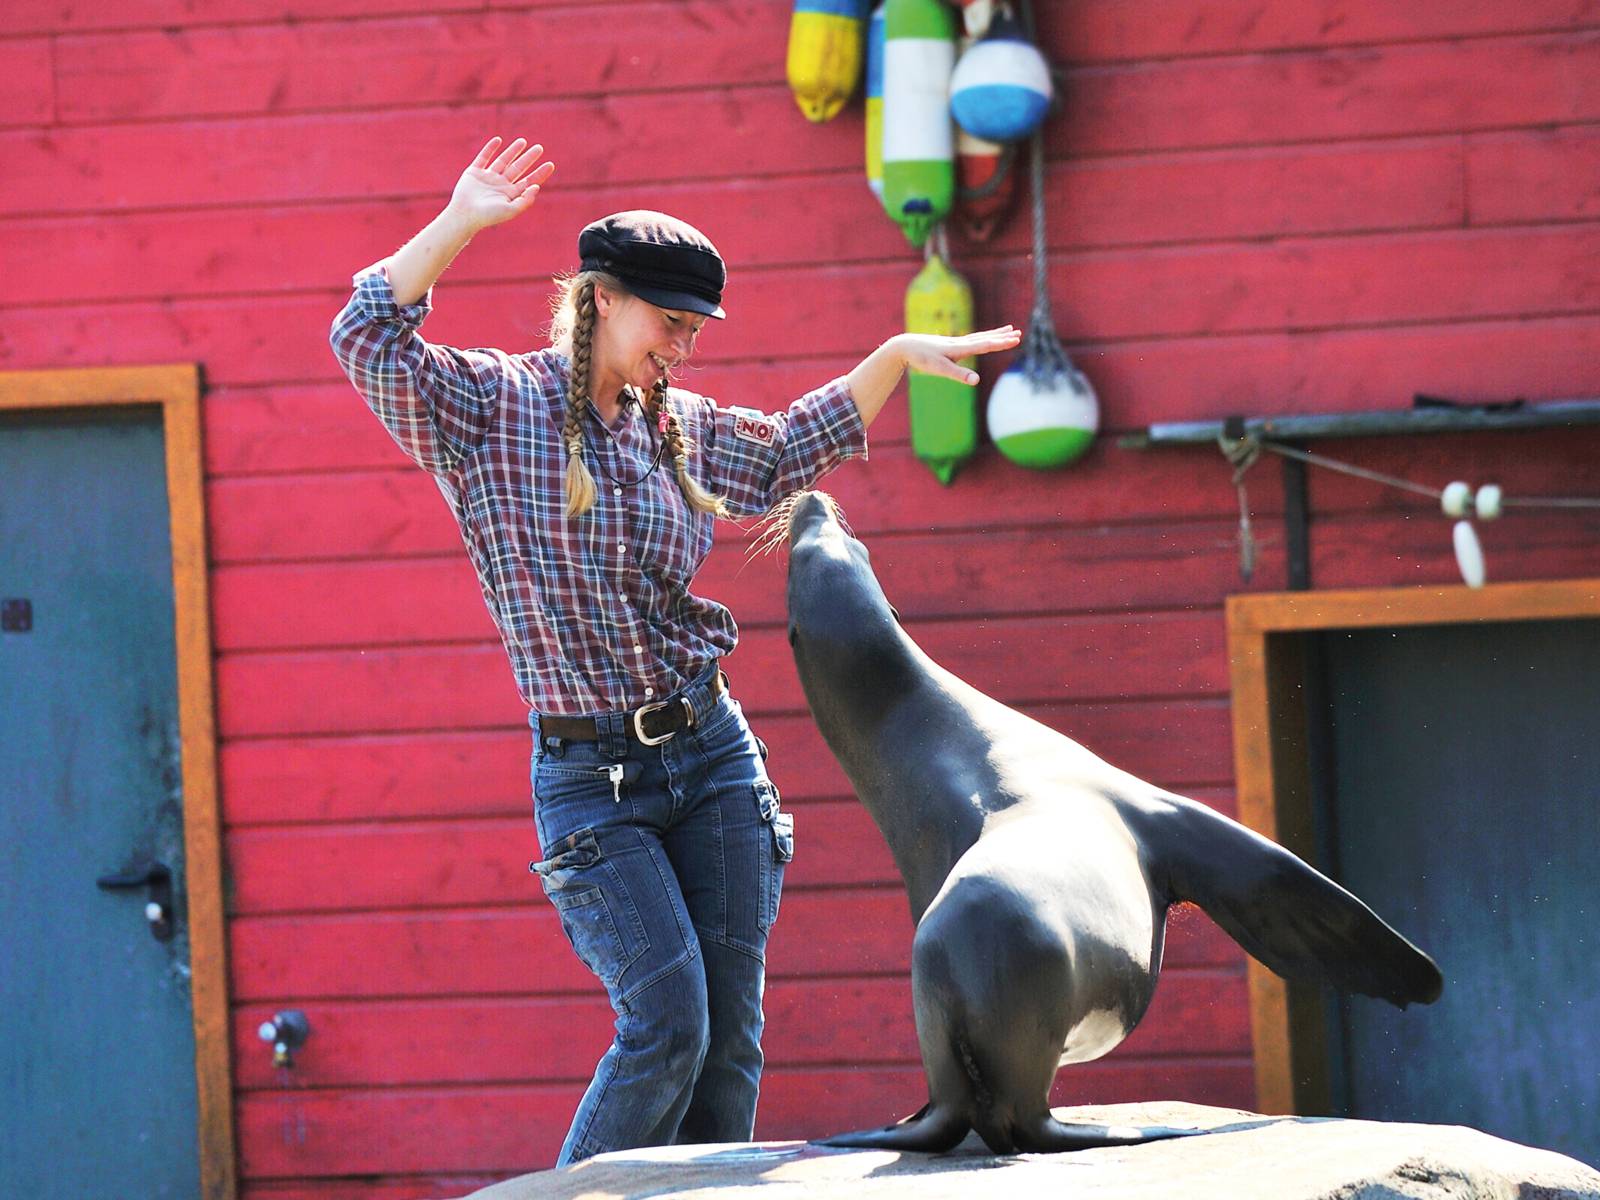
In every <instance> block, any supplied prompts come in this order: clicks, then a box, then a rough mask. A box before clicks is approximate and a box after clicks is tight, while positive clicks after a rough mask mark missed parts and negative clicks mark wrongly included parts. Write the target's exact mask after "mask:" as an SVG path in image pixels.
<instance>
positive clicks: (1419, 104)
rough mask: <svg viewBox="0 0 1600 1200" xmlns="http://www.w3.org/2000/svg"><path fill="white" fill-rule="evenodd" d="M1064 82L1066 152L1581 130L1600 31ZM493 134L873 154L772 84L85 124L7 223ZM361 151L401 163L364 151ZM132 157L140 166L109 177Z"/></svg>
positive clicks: (648, 174)
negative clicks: (381, 150) (359, 150)
mask: <svg viewBox="0 0 1600 1200" xmlns="http://www.w3.org/2000/svg"><path fill="white" fill-rule="evenodd" d="M768 53H769V54H770V55H771V56H772V60H773V61H776V60H778V58H779V57H780V55H781V51H780V49H779V48H778V47H776V46H774V47H772V48H771V50H770V51H769V52H768ZM1070 82H1071V87H1070V95H1071V103H1069V104H1068V105H1067V106H1066V108H1065V110H1064V112H1063V114H1062V117H1061V119H1059V120H1057V121H1053V122H1051V123H1050V126H1049V127H1047V129H1046V131H1045V133H1046V137H1047V139H1048V141H1049V146H1050V150H1051V152H1052V153H1053V154H1054V155H1055V156H1057V157H1062V156H1083V155H1099V154H1108V155H1110V154H1130V153H1139V152H1148V151H1154V150H1175V149H1203V148H1214V147H1221V146H1235V145H1243V144H1251V143H1297V142H1330V141H1345V140H1359V139H1365V138H1375V137H1404V136H1415V135H1422V134H1434V133H1444V132H1469V131H1474V130H1487V129H1506V128H1531V127H1538V126H1548V125H1558V124H1579V123H1584V122H1589V121H1594V120H1595V119H1596V118H1597V117H1600V36H1596V35H1594V34H1589V33H1582V34H1570V33H1569V34H1550V35H1542V36H1531V37H1508V38H1486V39H1478V40H1472V41H1464V42H1455V43H1443V44H1439V43H1423V44H1418V45H1407V46H1398V47H1384V48H1359V49H1351V50H1330V51H1316V52H1306V53H1301V54H1289V55H1284V56H1275V57H1271V58H1263V57H1260V56H1254V55H1251V56H1244V57H1239V58H1224V59H1208V60H1200V61H1183V60H1175V61H1169V62H1161V63H1138V64H1133V65H1130V66H1127V67H1115V66H1112V67H1101V68H1095V69H1092V70H1086V71H1083V72H1080V73H1077V74H1075V75H1074V76H1073V78H1072V79H1071V81H1070ZM475 110H476V111H475ZM490 124H497V125H501V126H503V127H505V128H508V129H511V128H515V129H523V128H526V129H557V130H558V129H571V130H583V131H584V134H585V136H583V137H581V138H576V139H571V140H569V141H568V142H567V143H566V144H564V145H559V146H558V145H555V144H552V145H551V153H552V156H559V157H560V158H561V161H562V165H561V167H560V170H561V171H562V174H563V182H567V181H570V182H571V183H574V184H579V185H592V184H598V183H630V184H646V183H648V182H650V181H652V180H653V179H655V178H656V177H657V176H658V175H659V164H660V163H661V162H663V161H669V162H672V163H673V164H674V167H675V169H676V170H677V171H679V172H680V173H681V174H683V175H685V176H698V177H701V178H717V177H720V176H727V175H730V174H738V175H744V176H749V175H772V174H781V173H784V172H788V171H792V170H793V169H794V160H793V157H792V150H791V142H790V140H789V139H788V138H775V137H772V136H770V133H769V131H771V130H774V129H786V128H787V129H792V130H794V132H795V133H796V134H797V135H798V136H801V137H803V139H804V142H803V144H804V146H805V150H806V158H807V161H808V164H809V166H810V167H811V168H812V169H828V170H844V169H847V168H848V169H855V167H856V165H857V164H858V163H859V161H860V154H861V147H860V141H861V126H860V124H859V122H858V121H833V122H829V123H828V124H826V125H821V126H808V125H806V124H805V123H804V121H803V119H802V118H801V117H800V116H799V114H798V113H797V112H796V111H795V105H794V100H793V98H792V97H791V95H790V94H789V89H788V87H787V86H785V85H782V84H778V83H772V84H759V85H754V86H748V87H738V88H728V89H720V90H718V91H717V92H716V102H715V103H707V100H706V98H705V95H704V93H702V92H700V91H698V90H692V91H678V92H674V91H666V92H660V93H650V94H645V95H638V96H617V97H611V96H605V97H600V98H594V99H578V100H574V99H555V100H549V101H537V102H529V101H527V100H519V101H506V102H499V101H488V102H476V103H471V104H461V105H455V106H451V107H442V106H438V105H435V106H431V107H423V108H416V109H398V110H389V111H383V112H377V113H355V114H323V113H315V114H307V115H292V116H254V115H252V116H241V117H229V118H218V119H213V120H199V119H191V120H186V121H182V122H178V121H173V122H160V123H150V124H138V125H129V126H121V125H119V126H103V125H102V126H80V127H70V128H61V129H57V130H54V131H51V132H50V133H48V134H36V133H33V132H24V133H5V134H0V158H4V159H5V160H6V161H8V162H14V163H15V164H16V170H15V172H8V173H7V175H6V176H5V177H3V178H0V213H24V212H28V213H40V212H44V211H50V210H51V209H52V208H55V209H59V210H61V211H78V212H82V211H93V210H99V209H104V208H108V207H112V206H113V205H117V206H121V207H126V208H145V207H167V206H182V205H187V204H192V203H193V202H194V197H195V196H196V195H197V194H198V195H203V196H205V197H206V199H207V202H208V203H212V204H241V203H261V202H266V201H283V200H307V199H317V200H322V199H329V198H334V197H345V198H358V197H364V196H365V197H371V196H377V195H437V194H439V193H441V192H442V191H443V190H444V189H445V188H446V187H448V185H449V184H450V182H451V180H452V178H453V176H454V175H455V174H456V173H457V172H458V171H459V164H460V163H461V162H463V161H465V160H466V159H467V158H469V157H470V156H471V154H472V153H474V152H475V151H476V149H477V145H476V144H471V145H467V144H465V143H464V139H463V134H462V130H463V128H464V127H473V126H476V127H479V128H481V127H483V126H485V125H490ZM357 145H383V146H385V147H387V148H388V149H389V150H390V151H391V152H390V153H387V154H383V155H363V154H351V153H350V152H349V148H350V147H351V146H357ZM643 146H648V147H649V148H650V149H649V152H647V153H646V152H641V151H640V149H639V148H640V147H643ZM130 159H132V160H137V161H140V162H141V163H143V164H144V165H145V167H146V169H145V170H144V171H141V172H140V173H139V174H138V175H136V176H130V175H128V174H126V173H122V172H106V171H104V170H103V168H102V164H104V163H106V162H111V161H127V160H130ZM291 162H292V163H293V166H294V169H293V170H289V169H285V168H286V167H287V166H288V165H289V164H290V163H291ZM197 164H198V165H199V167H198V169H196V168H197ZM224 164H226V165H225V166H224ZM732 164H738V165H739V168H740V169H739V170H738V171H733V170H731V169H730V168H731V166H732ZM47 196H48V197H51V198H52V201H53V204H52V205H49V206H47V205H46V204H45V202H44V197H47ZM864 211H865V210H864ZM690 219H692V218H690Z"/></svg>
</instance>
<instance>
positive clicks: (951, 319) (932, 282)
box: [906, 253, 978, 483]
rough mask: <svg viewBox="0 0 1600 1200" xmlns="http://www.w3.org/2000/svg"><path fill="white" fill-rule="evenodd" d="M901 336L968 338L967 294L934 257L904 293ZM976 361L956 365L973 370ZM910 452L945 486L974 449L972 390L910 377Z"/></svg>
mask: <svg viewBox="0 0 1600 1200" xmlns="http://www.w3.org/2000/svg"><path fill="white" fill-rule="evenodd" d="M906 332H907V333H934V334H940V335H943V336H945V337H957V336H959V335H961V334H964V333H971V332H972V288H971V287H970V286H968V284H967V281H966V280H965V279H963V278H962V277H961V276H960V274H958V273H957V272H956V271H954V270H952V269H951V268H950V267H949V266H947V265H946V263H945V261H944V259H943V258H941V257H940V256H939V255H938V254H937V253H931V254H929V255H928V261H927V264H926V265H925V266H924V267H923V268H922V270H921V271H919V272H918V273H917V277H916V278H915V279H913V280H912V281H911V286H910V287H909V288H907V289H906ZM977 361H978V360H977V359H976V358H963V359H961V360H960V362H961V365H962V366H963V367H966V368H967V369H968V370H976V369H977ZM908 386H909V388H910V390H911V449H912V452H913V453H914V454H915V455H916V456H917V458H919V459H920V460H921V461H922V462H923V464H924V465H926V466H927V467H928V469H929V470H931V471H932V472H933V473H934V475H935V476H937V477H938V480H939V482H940V483H949V482H950V480H951V479H953V478H954V477H955V473H956V468H957V467H959V466H960V465H961V464H962V463H963V462H964V461H966V460H967V459H969V458H971V457H972V455H973V452H974V451H976V450H977V448H978V388H977V385H976V384H971V383H962V382H961V381H960V380H957V379H948V378H946V377H945V376H943V375H925V374H923V373H922V372H921V371H912V372H911V378H910V381H909V384H908Z"/></svg>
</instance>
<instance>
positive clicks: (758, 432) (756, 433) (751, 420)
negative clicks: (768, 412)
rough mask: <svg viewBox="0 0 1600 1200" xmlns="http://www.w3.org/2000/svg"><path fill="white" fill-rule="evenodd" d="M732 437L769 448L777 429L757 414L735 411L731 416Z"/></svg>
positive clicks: (776, 434)
mask: <svg viewBox="0 0 1600 1200" xmlns="http://www.w3.org/2000/svg"><path fill="white" fill-rule="evenodd" d="M733 436H734V437H736V438H743V439H744V440H745V441H747V442H754V443H756V445H758V446H770V445H772V441H773V439H774V438H776V437H777V436H778V427H777V426H776V425H774V424H773V423H772V422H771V421H769V420H767V418H766V417H763V416H761V415H760V414H759V413H744V412H737V411H736V412H735V413H734V415H733Z"/></svg>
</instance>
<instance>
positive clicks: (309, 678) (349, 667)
mask: <svg viewBox="0 0 1600 1200" xmlns="http://www.w3.org/2000/svg"><path fill="white" fill-rule="evenodd" d="M907 631H908V632H909V633H910V634H911V636H912V637H913V638H914V639H916V641H917V642H918V644H919V645H921V646H922V648H923V649H924V650H925V651H926V652H927V653H928V654H929V655H930V656H932V658H933V659H934V660H935V661H936V662H939V663H940V664H941V665H943V666H945V667H946V668H947V669H949V670H951V671H953V672H954V673H955V674H957V675H959V676H960V677H961V678H963V679H965V680H967V681H968V682H969V683H971V684H972V685H973V686H974V687H977V688H978V689H979V690H981V691H985V692H988V693H989V694H991V695H993V696H994V697H995V698H996V699H998V700H1001V701H1003V702H1004V703H1008V704H1028V703H1042V702H1045V701H1052V700H1063V699H1071V700H1096V701H1100V700H1115V699H1129V698H1132V697H1136V696H1141V695H1152V696H1186V697H1187V696H1196V697H1198V696H1207V695H1217V694H1220V693H1222V692H1223V691H1225V690H1226V686H1227V671H1226V662H1225V655H1224V654H1223V645H1222V624H1221V621H1220V619H1219V615H1218V614H1216V613H1210V614H1206V615H1203V616H1191V615H1189V614H1187V613H1150V614H1134V615H1126V616H1124V615H1117V616H1093V617H1009V618H995V617H985V618H982V619H975V620H970V621H959V622H956V621H943V622H908V625H907ZM726 661H727V664H728V671H729V674H730V675H731V676H732V677H733V678H734V679H735V680H736V681H737V688H736V690H737V692H738V694H739V696H740V699H741V700H742V702H743V703H744V704H745V705H746V706H748V707H749V708H750V710H751V711H752V712H757V713H762V712H788V713H796V712H803V711H805V699H804V696H803V695H802V693H801V691H800V684H799V680H798V679H797V678H796V676H795V673H794V662H793V658H792V656H791V654H790V650H789V646H788V642H787V638H786V636H785V634H784V631H783V630H782V629H770V628H769V629H757V630H753V631H748V632H747V633H746V634H745V636H744V637H743V638H742V639H741V640H740V644H739V647H738V649H736V650H735V651H734V652H733V654H731V655H729V656H728V658H727V659H726ZM522 711H523V707H522V705H521V701H520V700H519V699H518V697H517V695H516V692H515V690H514V689H513V687H512V683H511V673H510V671H509V670H507V669H506V665H505V652H504V651H503V649H502V648H501V647H500V646H499V645H498V644H469V645H461V646H432V647H421V648H409V647H388V648H383V649H372V650H348V651H332V650H330V651H298V652H293V653H272V654H265V653H263V654H246V655H227V656H224V657H222V658H221V659H220V660H219V661H218V663H217V712H218V719H219V725H220V728H221V730H222V733H223V736H225V737H242V736H252V737H266V736H272V737H278V736H283V735H285V734H303V733H334V732H339V733H352V732H388V733H393V732H400V731H402V730H411V729H445V728H455V729H462V728H483V727H487V726H495V725H505V724H508V723H509V722H510V721H513V720H515V719H516V718H517V716H518V714H519V713H520V712H522Z"/></svg>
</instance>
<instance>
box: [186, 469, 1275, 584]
mask: <svg viewBox="0 0 1600 1200" xmlns="http://www.w3.org/2000/svg"><path fill="white" fill-rule="evenodd" d="M1225 468H1226V464H1225V463H1224V462H1223V461H1222V459H1221V456H1220V455H1219V454H1217V452H1216V451H1214V450H1208V449H1205V448H1199V449H1195V450H1181V451H1165V452H1162V453H1159V454H1143V453H1133V452H1128V451H1123V450H1119V449H1118V448H1116V447H1115V446H1114V445H1112V444H1110V443H1109V442H1107V441H1105V440H1104V439H1102V441H1101V443H1100V444H1099V446H1098V447H1097V448H1096V449H1095V450H1093V451H1091V453H1090V454H1089V455H1088V456H1087V457H1086V458H1085V459H1083V460H1081V461H1080V462H1079V463H1077V464H1075V465H1074V466H1073V467H1072V468H1071V469H1069V470H1063V471H1055V472H1038V471H1029V470H1025V469H1023V468H1019V467H1016V466H1013V465H1012V464H1010V463H1007V462H1006V461H1005V460H1003V459H1001V458H999V456H998V455H996V454H993V453H988V454H985V455H983V456H980V457H979V458H978V459H975V460H974V461H973V462H972V463H971V464H969V465H968V466H967V467H965V468H963V470H962V472H961V474H960V475H958V476H957V481H956V483H955V484H954V485H953V486H951V487H948V488H946V487H942V486H941V485H940V484H939V483H938V481H937V480H936V479H935V478H934V476H933V474H932V473H931V472H929V471H928V470H927V469H926V468H925V467H924V466H922V465H921V464H920V463H918V462H917V461H916V459H915V458H913V457H912V455H911V453H910V450H909V447H906V446H895V445H891V446H887V447H882V448H878V449H873V450H871V451H870V456H869V459H868V461H867V462H865V463H861V462H855V463H848V464H846V465H845V466H844V467H842V468H841V469H840V470H838V471H837V472H835V473H834V474H832V475H829V476H826V477H825V478H824V480H822V481H821V483H820V484H819V486H821V487H822V488H823V489H824V490H826V491H827V492H829V493H830V494H832V495H833V496H834V497H835V498H837V499H838V501H839V502H840V503H841V504H842V505H843V506H844V508H845V511H846V513H847V514H849V517H850V522H851V526H852V528H854V529H856V530H857V531H858V532H859V533H860V534H861V536H862V537H864V538H867V539H869V541H870V540H871V539H872V538H873V537H874V536H875V535H878V534H881V533H888V532H891V531H910V530H919V531H925V530H929V529H939V528H946V529H950V528H963V527H965V528H977V529H981V528H994V527H996V526H1001V527H1003V526H1007V525H1013V526H1022V527H1032V528H1040V527H1049V526H1058V525H1069V526H1094V525H1097V524H1100V523H1104V522H1129V523H1132V522H1139V521H1152V520H1160V521H1173V522H1178V521H1184V520H1190V519H1194V518H1200V519H1209V520H1213V521H1214V520H1216V519H1218V518H1220V517H1222V516H1223V515H1224V514H1234V515H1236V514H1237V511H1238V508H1237V505H1238V499H1237V496H1236V494H1235V492H1234V489H1233V486H1232V484H1231V482H1230V473H1229V472H1228V471H1227V470H1226V469H1225ZM1250 496H1251V503H1252V505H1255V506H1259V507H1258V508H1256V510H1255V511H1258V512H1275V511H1281V487H1280V484H1279V481H1278V478H1277V472H1275V471H1271V470H1265V471H1258V472H1257V475H1256V477H1253V478H1252V479H1251V481H1250ZM207 503H208V508H209V510H210V513H211V519H212V526H213V533H212V545H211V552H212V561H213V562H215V563H217V564H219V565H220V564H228V563H267V562H272V561H283V560H291V561H305V560H310V559H353V558H367V557H373V558H395V557H409V556H412V555H430V556H441V557H445V556H454V555H457V554H461V553H462V550H461V534H460V532H459V530H458V529H457V528H456V525H455V522H454V520H453V519H452V518H451V516H450V513H449V509H448V508H447V507H446V505H445V503H444V501H443V500H442V499H441V498H440V496H439V493H438V489H437V487H436V486H435V485H434V483H433V481H432V480H431V479H429V478H428V476H427V475H425V474H424V473H423V472H422V471H420V470H418V469H417V468H416V467H414V466H411V465H409V464H407V465H405V466H403V467H401V468H399V469H397V470H393V471H384V472H363V473H359V474H343V473H339V474H309V473H308V474H304V475H300V476H257V477H251V478H242V479H220V480H216V481H214V482H213V483H212V484H211V486H210V487H209V488H208V489H207ZM755 524H756V523H755V522H745V524H744V529H745V530H746V531H748V530H751V529H753V528H754V527H755ZM748 537H749V534H748V532H745V531H741V530H740V529H739V528H738V527H736V526H733V525H723V526H721V527H720V528H719V530H718V538H719V540H718V545H717V547H716V549H715V550H714V551H713V553H714V554H726V553H727V552H728V551H730V550H731V551H732V552H733V554H734V555H735V556H736V557H738V558H739V559H740V560H741V561H742V559H743V556H744V552H745V550H744V547H745V545H746V543H747V539H748ZM734 569H735V570H737V568H734Z"/></svg>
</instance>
